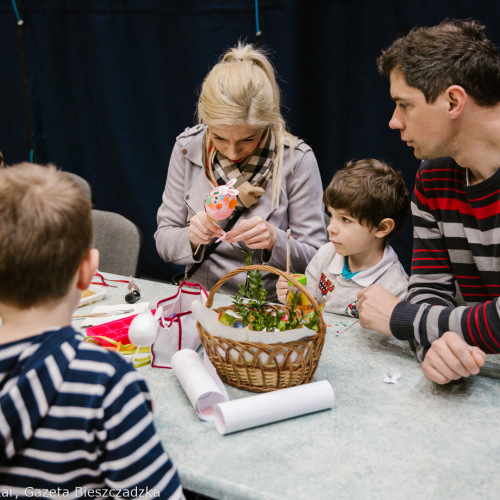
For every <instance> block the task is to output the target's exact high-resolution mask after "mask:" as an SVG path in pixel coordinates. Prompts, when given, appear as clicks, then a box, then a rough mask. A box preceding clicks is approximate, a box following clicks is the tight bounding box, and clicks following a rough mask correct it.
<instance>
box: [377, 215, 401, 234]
mask: <svg viewBox="0 0 500 500" xmlns="http://www.w3.org/2000/svg"><path fill="white" fill-rule="evenodd" d="M395 225H396V223H395V222H394V219H391V218H389V217H387V218H385V219H382V220H381V221H380V224H379V225H378V226H377V230H376V231H375V236H376V237H377V238H385V237H386V236H387V235H388V234H390V233H391V231H392V230H393V229H394V226H395Z"/></svg>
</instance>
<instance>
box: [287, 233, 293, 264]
mask: <svg viewBox="0 0 500 500" xmlns="http://www.w3.org/2000/svg"><path fill="white" fill-rule="evenodd" d="M291 233H292V230H291V229H287V230H286V273H287V274H290V236H291Z"/></svg>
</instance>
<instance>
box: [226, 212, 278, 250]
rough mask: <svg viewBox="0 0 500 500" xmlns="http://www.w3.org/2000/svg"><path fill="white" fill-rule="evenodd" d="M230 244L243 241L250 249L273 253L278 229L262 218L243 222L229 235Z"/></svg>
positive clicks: (253, 218)
mask: <svg viewBox="0 0 500 500" xmlns="http://www.w3.org/2000/svg"><path fill="white" fill-rule="evenodd" d="M225 241H227V242H228V243H236V242H238V241H242V242H243V243H245V245H246V246H247V247H248V248H262V249H265V250H267V251H268V252H272V251H273V248H274V244H275V243H276V229H275V227H274V226H273V225H272V224H269V222H266V221H265V220H264V219H263V218H262V217H258V216H255V217H252V218H251V219H245V220H242V221H241V222H240V223H239V224H238V225H237V226H236V228H235V229H233V230H231V231H229V232H228V233H227V238H226V240H225Z"/></svg>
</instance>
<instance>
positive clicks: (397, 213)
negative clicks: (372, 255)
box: [323, 158, 410, 243]
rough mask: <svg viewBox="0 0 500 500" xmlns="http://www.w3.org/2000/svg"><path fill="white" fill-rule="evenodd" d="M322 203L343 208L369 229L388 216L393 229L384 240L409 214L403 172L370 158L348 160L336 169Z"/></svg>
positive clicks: (386, 240) (407, 195)
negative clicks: (391, 220)
mask: <svg viewBox="0 0 500 500" xmlns="http://www.w3.org/2000/svg"><path fill="white" fill-rule="evenodd" d="M323 203H325V205H327V206H329V207H332V208H334V209H335V210H345V211H346V212H347V213H348V214H350V215H351V216H352V217H354V218H356V219H358V220H359V222H360V223H361V224H363V225H365V226H368V227H370V228H372V227H377V226H378V225H379V224H380V222H381V221H382V220H383V219H385V218H387V217H388V218H391V219H393V220H394V229H393V231H392V232H391V233H390V234H389V235H387V237H386V238H385V242H386V243H387V242H388V241H389V239H390V237H391V236H392V235H393V234H394V233H395V232H396V231H398V230H399V229H400V228H401V226H402V225H403V223H404V221H405V219H406V217H408V215H409V213H410V199H409V194H408V189H407V188H406V184H405V181H404V178H403V174H402V173H401V172H400V171H399V170H394V169H393V168H391V167H390V166H389V165H387V164H386V163H384V162H382V161H379V160H375V159H373V158H366V159H364V160H358V161H354V160H351V161H349V162H347V164H346V165H345V167H344V168H342V169H341V170H338V171H337V172H335V174H334V176H333V178H332V180H331V182H330V184H329V185H328V187H327V188H326V190H325V192H324V194H323Z"/></svg>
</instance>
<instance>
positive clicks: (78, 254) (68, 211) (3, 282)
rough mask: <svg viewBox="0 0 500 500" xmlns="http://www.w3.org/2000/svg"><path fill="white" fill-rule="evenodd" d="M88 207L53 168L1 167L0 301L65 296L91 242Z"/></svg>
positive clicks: (22, 303)
mask: <svg viewBox="0 0 500 500" xmlns="http://www.w3.org/2000/svg"><path fill="white" fill-rule="evenodd" d="M91 209H92V206H91V203H90V200H89V199H88V197H87V196H86V195H85V193H84V192H83V191H82V190H81V189H80V187H79V186H78V185H77V184H76V183H75V182H74V181H73V180H72V179H71V178H70V177H69V176H68V175H66V174H65V173H64V172H61V171H58V170H57V169H56V168H55V167H54V166H49V167H42V166H40V165H33V164H31V163H21V164H19V165H14V166H12V167H8V168H5V169H1V170H0V221H1V223H0V241H1V244H0V301H1V302H3V303H5V304H9V305H13V306H15V307H18V308H21V309H27V308H30V307H33V306H39V305H40V304H43V303H48V302H51V301H53V300H57V299H60V298H62V297H64V295H66V293H67V292H68V290H69V286H70V284H71V281H72V279H73V277H74V275H75V273H76V271H77V269H78V266H79V265H80V263H81V261H82V259H83V258H84V257H85V255H86V254H87V252H88V251H89V249H90V247H91V244H92V211H91Z"/></svg>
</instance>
